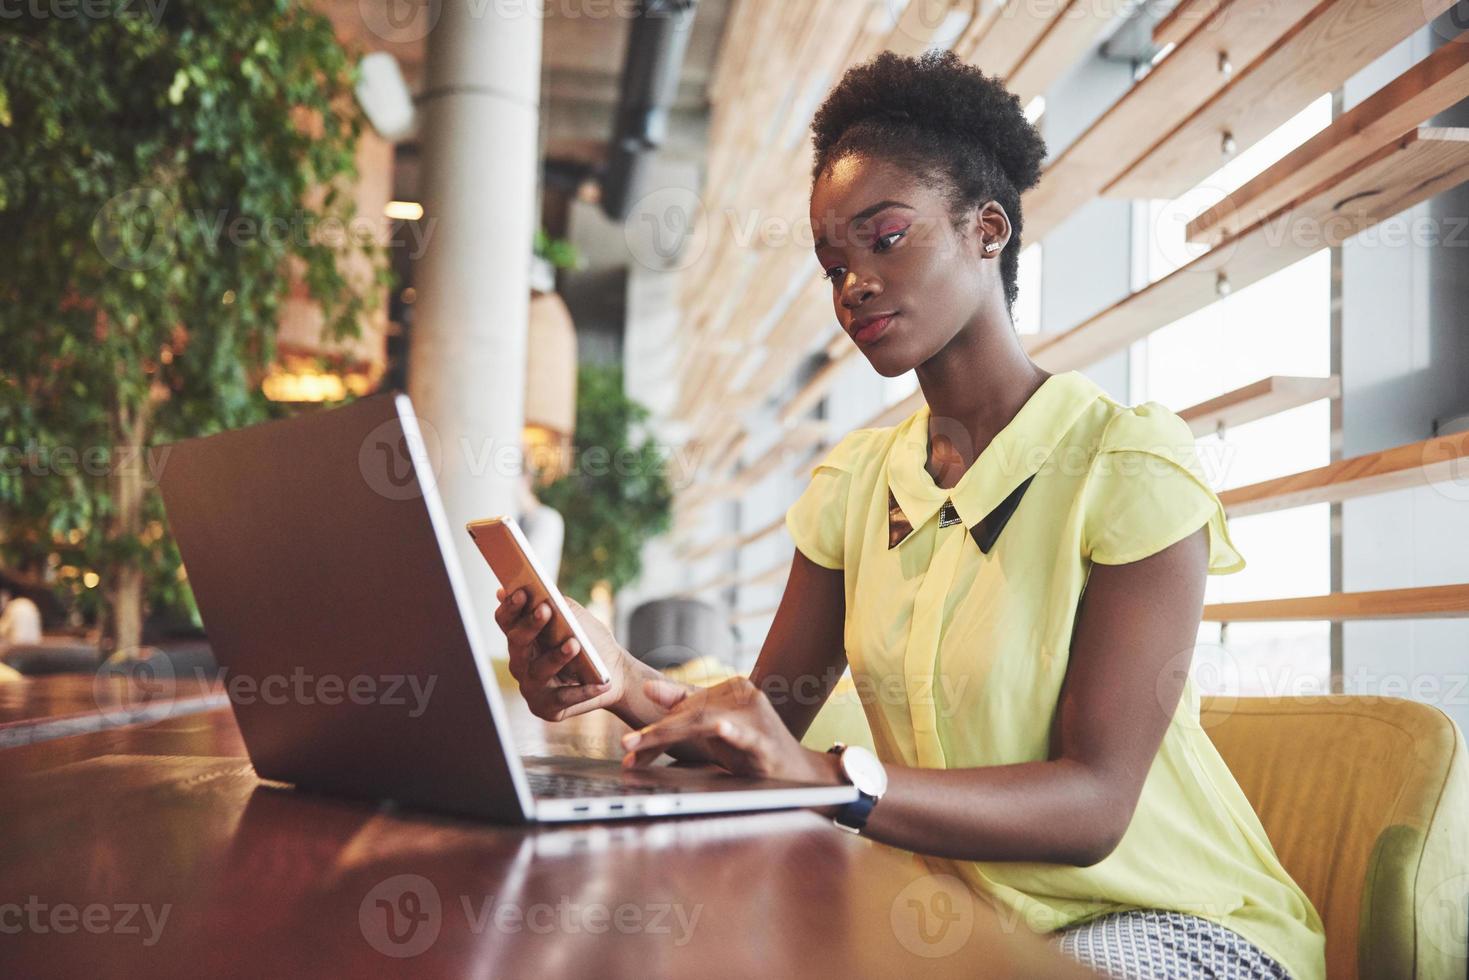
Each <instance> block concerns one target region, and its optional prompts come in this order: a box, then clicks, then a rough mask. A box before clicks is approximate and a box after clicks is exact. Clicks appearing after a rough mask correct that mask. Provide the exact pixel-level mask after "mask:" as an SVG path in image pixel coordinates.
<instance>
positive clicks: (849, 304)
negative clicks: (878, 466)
mask: <svg viewBox="0 0 1469 980" xmlns="http://www.w3.org/2000/svg"><path fill="white" fill-rule="evenodd" d="M811 229H812V234H813V237H814V239H815V247H816V260H817V261H818V262H819V263H821V269H822V272H823V273H825V275H826V277H827V278H828V279H830V280H831V297H832V305H833V306H834V307H835V309H836V315H837V321H838V322H839V323H840V324H841V325H842V329H843V330H845V331H846V332H847V335H848V336H850V337H852V339H853V341H854V342H855V343H856V344H857V347H858V349H860V350H861V351H862V353H863V354H864V355H866V357H867V360H868V361H869V362H870V363H871V364H872V366H873V368H874V369H876V371H877V373H878V374H881V375H883V376H884V377H889V378H891V377H896V376H897V375H900V374H903V373H904V372H906V371H909V370H911V369H913V368H915V367H917V366H918V365H920V364H922V363H924V362H925V361H927V360H928V359H929V358H931V357H933V356H934V355H935V354H937V353H938V352H939V351H941V350H943V349H944V347H945V346H946V345H947V344H948V343H949V341H950V340H952V339H953V338H954V336H955V335H956V334H958V333H959V332H960V331H961V330H963V329H964V328H965V327H966V326H968V325H969V324H970V323H971V321H973V320H974V318H975V316H976V314H977V313H978V312H979V311H980V310H981V309H982V308H983V307H984V306H985V304H986V301H987V298H989V297H990V296H991V294H992V293H993V292H994V291H995V290H996V289H1000V288H1001V287H1000V272H999V269H1000V263H999V261H998V259H999V256H1000V253H1001V250H1000V249H997V250H995V251H993V252H991V253H986V252H984V250H983V247H984V241H998V242H1000V243H1001V244H1002V245H1003V243H1004V242H1005V240H1006V239H1007V238H1008V236H1009V223H1008V221H1007V220H1006V219H1005V216H1004V210H1003V209H1002V208H1000V206H999V205H998V204H996V203H994V202H991V203H989V204H988V205H986V207H985V208H983V209H977V211H976V212H975V213H973V214H971V215H969V216H968V217H967V218H966V219H965V221H963V222H962V223H961V227H960V228H958V229H956V228H955V227H954V220H953V218H952V216H951V213H950V207H949V203H948V201H947V200H946V199H945V197H944V195H943V193H942V192H941V191H940V190H939V189H936V188H934V187H931V186H928V185H927V184H925V183H923V182H922V181H920V180H918V179H915V178H914V177H913V176H912V175H910V174H909V173H908V172H907V171H905V170H904V169H902V168H901V167H898V166H896V165H893V164H890V163H887V162H885V161H882V160H880V159H875V158H872V157H868V156H864V155H857V154H852V155H848V156H845V157H843V158H841V159H840V160H838V161H837V162H836V163H835V164H833V165H832V166H831V167H829V168H828V169H827V170H826V172H825V173H823V174H822V175H821V176H820V177H819V178H818V179H817V181H816V184H815V186H814V187H813V188H812V190H811ZM981 239H983V240H981ZM986 258H994V259H995V260H996V261H993V262H988V261H985V259H986ZM1001 295H1003V292H1002V293H1001Z"/></svg>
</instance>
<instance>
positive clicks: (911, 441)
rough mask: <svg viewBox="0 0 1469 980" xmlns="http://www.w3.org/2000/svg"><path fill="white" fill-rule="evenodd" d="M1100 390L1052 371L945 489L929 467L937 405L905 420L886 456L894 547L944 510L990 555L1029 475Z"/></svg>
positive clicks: (1074, 375) (946, 519) (1075, 374)
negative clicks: (930, 429) (931, 424)
mask: <svg viewBox="0 0 1469 980" xmlns="http://www.w3.org/2000/svg"><path fill="white" fill-rule="evenodd" d="M1102 394H1103V392H1102V389H1101V388H1100V387H1098V386H1097V384H1096V383H1095V382H1093V381H1092V380H1091V379H1090V378H1088V377H1087V376H1086V375H1084V374H1082V373H1081V372H1079V371H1065V372H1062V373H1059V374H1053V375H1051V376H1050V377H1048V378H1047V379H1046V380H1045V381H1043V382H1042V383H1041V386H1040V387H1039V388H1037V389H1036V390H1035V392H1034V393H1033V394H1032V395H1031V396H1030V398H1029V399H1028V400H1027V401H1026V402H1025V404H1024V405H1022V406H1021V407H1020V411H1019V412H1017V413H1016V415H1015V417H1014V418H1013V419H1011V420H1010V421H1009V423H1007V424H1006V425H1005V427H1004V428H1003V429H1001V430H1000V431H999V432H998V433H997V434H996V435H995V437H994V439H993V440H992V441H991V442H990V444H989V445H988V446H986V447H985V449H984V452H982V453H980V454H979V458H977V459H976V460H975V461H974V462H973V463H972V464H971V465H970V467H969V469H968V470H966V471H965V473H964V475H963V476H962V477H960V478H959V482H958V483H956V484H955V485H954V486H953V487H950V488H949V489H947V490H945V489H943V488H942V487H940V486H938V484H936V483H935V482H934V479H933V477H932V476H931V475H930V474H929V472H928V469H927V465H926V464H927V461H928V426H929V419H930V416H931V411H930V409H929V407H928V405H927V404H924V405H923V406H921V407H920V408H919V409H918V411H916V412H914V413H913V414H912V415H910V416H909V417H908V418H907V420H906V421H904V422H902V423H901V424H900V425H899V431H898V433H897V438H896V440H895V441H894V443H893V446H892V449H891V451H890V454H889V456H888V547H889V548H895V547H897V546H898V544H900V543H901V542H903V541H904V540H906V539H907V537H908V536H909V535H910V534H911V533H912V532H913V530H914V529H915V528H920V527H922V526H923V525H924V524H926V523H927V522H928V520H929V519H930V518H932V517H933V515H934V514H935V513H938V512H939V510H940V509H941V508H943V510H944V514H943V515H942V516H941V518H940V519H941V521H942V522H943V523H945V524H947V523H952V522H953V521H954V519H955V518H957V520H958V521H962V522H963V524H964V526H965V528H966V529H968V531H969V533H970V534H971V535H972V536H973V537H974V539H975V541H976V542H977V543H978V544H979V546H980V548H981V550H983V551H985V552H986V553H988V551H989V550H990V548H991V547H992V546H993V545H994V541H995V539H996V538H997V537H998V536H999V532H1000V529H1001V528H1003V527H1004V524H1005V522H1006V521H1007V520H1008V519H1009V516H1010V514H1011V513H1013V511H1014V509H1015V507H1016V506H1018V505H1019V503H1020V498H1021V496H1022V495H1023V494H1024V493H1025V490H1026V488H1027V487H1029V486H1030V481H1031V479H1032V478H1033V477H1034V476H1035V474H1036V473H1037V472H1038V471H1039V470H1040V469H1041V467H1042V466H1043V465H1044V464H1045V462H1046V460H1047V459H1048V458H1049V457H1050V455H1051V453H1052V452H1053V451H1054V450H1055V448H1056V446H1057V444H1059V443H1060V441H1061V440H1062V439H1063V438H1064V437H1065V435H1066V433H1067V432H1069V431H1070V429H1071V427H1072V426H1073V425H1074V424H1075V423H1076V420H1077V419H1078V418H1080V417H1081V414H1082V412H1083V411H1085V410H1086V408H1087V406H1088V405H1090V404H1091V403H1092V402H1093V401H1094V400H1095V399H1096V398H1097V397H1098V396H1099V395H1102ZM945 503H951V507H945V506H944V505H945Z"/></svg>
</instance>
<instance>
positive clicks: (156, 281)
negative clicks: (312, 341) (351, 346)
mask: <svg viewBox="0 0 1469 980" xmlns="http://www.w3.org/2000/svg"><path fill="white" fill-rule="evenodd" d="M18 9H19V8H18ZM55 9H56V8H52V10H50V11H48V10H47V8H46V7H45V5H41V6H39V7H38V6H34V5H33V6H31V7H27V8H25V10H26V12H25V13H18V14H17V17H16V18H14V19H10V20H7V23H6V27H5V31H4V34H3V35H0V240H3V241H5V242H7V243H9V247H8V248H7V259H8V261H7V262H6V263H5V265H4V267H3V270H0V454H3V455H0V563H4V564H7V565H10V566H11V567H13V568H17V569H18V570H19V571H21V573H22V574H24V575H26V576H28V577H31V578H33V579H40V578H44V579H45V580H47V581H50V582H51V583H52V584H53V585H54V587H55V588H56V589H57V591H58V594H59V595H60V596H61V598H62V599H63V601H64V602H66V603H67V604H68V605H69V606H70V607H71V608H73V609H75V610H77V611H79V612H80V613H81V614H82V615H83V616H84V617H86V618H88V619H91V620H94V621H96V622H97V623H98V624H99V625H101V626H103V627H104V634H105V636H107V637H108V638H109V639H110V640H111V641H112V644H113V645H114V646H115V648H116V649H118V650H120V651H126V650H129V649H130V648H132V647H135V646H136V645H137V643H138V642H139V640H140V638H141V631H142V622H143V616H144V613H145V602H146V601H147V600H150V599H151V601H152V602H153V604H154V605H155V606H163V607H166V608H168V609H171V610H175V611H183V612H185V613H187V614H189V615H190V616H192V617H193V618H195V620H196V621H197V612H195V611H194V610H193V603H192V596H191V593H190V591H189V589H188V587H187V583H186V581H185V579H184V577H183V574H182V568H181V566H180V564H179V557H178V552H177V550H176V548H175V547H174V545H173V543H172V541H171V540H170V538H169V535H168V534H167V532H166V529H165V525H164V522H163V514H162V506H161V503H160V500H159V497H158V494H157V492H156V489H155V485H154V483H155V478H156V476H157V471H158V468H159V467H161V466H166V465H167V454H166V451H161V450H157V449H150V447H152V446H154V445H155V444H156V443H162V442H167V441H171V440H174V439H177V438H182V437H186V436H195V435H200V434H204V433H208V432H211V431H216V430H220V429H225V428H233V427H236V426H239V425H242V424H246V423H249V422H252V421H256V420H258V419H261V418H263V417H266V416H268V415H270V414H273V413H278V412H279V411H280V409H279V407H278V406H272V404H271V403H269V402H267V401H266V400H265V399H264V397H263V396H262V395H261V393H260V380H261V377H262V376H263V374H264V371H265V369H266V367H267V366H268V365H269V364H270V363H271V362H272V361H273V360H274V358H275V336H276V331H277V325H278V321H279V317H280V312H281V304H282V300H283V299H284V298H285V296H286V294H287V292H288V290H289V289H291V287H292V284H293V282H299V283H302V284H304V286H305V288H306V290H307V291H308V292H309V294H310V295H311V297H312V298H313V299H314V300H315V301H316V302H317V303H318V304H319V306H320V307H321V310H322V313H323V315H324V322H325V331H324V332H325V333H326V335H327V336H329V337H337V338H340V337H345V336H352V335H355V333H356V332H357V330H358V321H359V318H360V317H362V316H363V315H364V313H365V311H367V310H368V309H370V308H371V305H372V304H377V303H380V295H381V294H380V290H381V288H382V287H383V285H385V283H386V272H385V271H384V263H383V262H382V250H381V248H380V247H379V246H378V245H376V244H375V243H374V241H373V240H372V238H371V235H370V233H369V232H368V229H369V228H370V227H371V226H370V225H367V224H365V223H364V222H362V221H360V220H358V219H357V217H356V215H355V213H354V212H355V208H354V205H353V203H352V198H351V194H350V193H347V192H346V187H347V186H348V185H349V182H350V181H351V180H352V179H353V178H354V176H355V164H354V153H355V148H356V145H357V141H358V137H359V135H360V132H361V125H362V124H361V119H360V114H359V110H358V109H357V107H356V105H355V103H354V102H353V100H352V85H353V83H354V74H355V70H354V68H353V63H352V60H351V59H350V57H349V56H348V54H347V52H345V51H344V50H343V49H342V47H341V45H340V44H339V43H338V41H337V39H336V36H335V34H334V32H333V30H332V27H331V24H330V23H329V22H328V21H327V20H326V18H325V17H323V16H321V15H319V14H317V13H314V12H311V11H310V10H308V9H306V8H305V7H303V6H302V5H301V4H299V3H296V2H290V0H231V2H229V3H191V4H168V5H166V6H165V5H151V4H150V5H142V4H137V3H133V2H127V0H116V2H107V0H99V2H98V3H94V4H89V5H86V9H85V10H82V11H75V10H74V11H72V14H73V15H72V16H59V15H57V14H56V13H55V12H54V10H55ZM78 14H79V15H78ZM364 259H365V261H364ZM349 270H351V271H349ZM358 273H361V274H358ZM48 567H49V568H50V569H52V570H53V571H50V572H48V571H47V569H48Z"/></svg>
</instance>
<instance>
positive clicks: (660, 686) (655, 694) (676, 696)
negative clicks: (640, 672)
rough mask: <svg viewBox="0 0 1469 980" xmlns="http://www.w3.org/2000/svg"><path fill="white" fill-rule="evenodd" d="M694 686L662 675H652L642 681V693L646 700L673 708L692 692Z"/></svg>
mask: <svg viewBox="0 0 1469 980" xmlns="http://www.w3.org/2000/svg"><path fill="white" fill-rule="evenodd" d="M694 690H695V688H690V687H685V686H684V685H682V684H680V683H678V682H677V681H671V680H668V679H667V678H663V677H652V678H649V679H648V680H646V681H644V682H643V693H644V694H645V695H647V697H648V700H649V701H652V702H653V703H654V704H656V705H659V706H660V707H664V708H674V707H677V706H678V705H679V704H681V703H683V701H684V700H685V699H686V698H687V697H688V696H689V695H690V694H692V693H694Z"/></svg>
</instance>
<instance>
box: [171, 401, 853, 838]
mask: <svg viewBox="0 0 1469 980" xmlns="http://www.w3.org/2000/svg"><path fill="white" fill-rule="evenodd" d="M166 450H167V451H166V455H163V456H161V457H160V462H161V472H160V475H159V486H160V489H161V490H162V493H163V500H164V505H165V508H166V510H167V515H168V523H169V526H170V528H171V530H172V532H173V535H174V539H175V541H176V542H177V543H178V547H179V551H180V553H181V555H182V557H183V560H184V566H185V568H186V570H187V574H188V579H189V583H190V585H191V586H192V587H193V591H194V598H195V601H196V602H197V604H198V607H199V612H200V615H201V616H202V617H203V621H204V625H205V628H206V630H207V631H208V635H209V641H210V645H211V647H212V648H213V651H214V655H215V659H216V660H217V661H218V663H219V665H220V667H221V669H222V674H223V678H224V684H225V690H226V692H227V693H228V695H229V699H230V703H231V706H232V708H233V710H234V714H235V720H236V722H237V724H238V725H239V729H240V733H241V735H242V736H243V738H244V742H245V746H246V749H247V750H248V752H249V756H250V761H251V763H252V764H253V765H254V767H255V771H256V772H257V773H258V774H259V775H260V777H261V778H263V779H269V780H277V781H280V782H285V783H291V784H294V785H295V786H297V787H298V788H300V789H305V790H311V791H316V792H323V793H330V794H336V795H343V796H350V797H355V798H359V799H368V800H391V801H395V802H397V803H400V804H402V805H405V806H409V807H415V808H422V809H429V810H436V811H441V812H445V813H453V814H459V815H465V816H470V817H475V818H480V819H486V820H490V821H494V822H497V823H512V824H513V823H531V822H545V821H577V820H593V819H596V820H604V819H612V818H621V817H647V816H663V815H669V814H693V813H723V812H734V811H746V810H767V809H782V808H791V807H806V806H828V805H837V804H842V803H847V802H850V801H852V800H854V799H855V798H856V795H857V791H856V789H855V788H854V787H852V786H814V785H809V784H804V783H791V782H784V781H778V780H765V779H749V778H743V777H736V776H732V775H729V774H727V773H723V772H722V771H719V770H716V769H713V768H712V767H686V766H681V765H667V764H664V765H655V766H651V767H648V768H645V769H639V770H634V771H627V770H624V769H623V768H622V766H621V764H620V762H619V761H617V760H603V759H590V758H557V757H545V756H541V757H528V758H525V759H522V758H521V757H520V755H519V754H518V753H517V752H516V750H515V745H514V741H513V738H512V732H511V730H510V727H509V723H508V720H507V715H506V708H505V705H504V704H503V702H502V701H501V699H500V690H499V686H498V684H497V682H496V677H495V670H494V665H493V664H492V663H491V661H490V658H489V655H488V652H487V649H486V647H485V645H484V638H483V637H481V636H480V635H479V634H478V620H477V619H476V618H475V616H474V615H473V614H472V612H471V596H470V593H469V591H468V589H467V588H466V585H465V581H464V578H463V574H462V572H461V569H460V565H459V558H458V552H457V551H456V549H455V547H454V539H453V537H452V535H453V533H454V529H456V528H459V529H461V530H460V533H463V531H462V528H463V525H464V523H465V518H466V517H472V516H475V515H462V514H461V515H456V519H455V520H450V519H449V517H448V515H447V514H446V513H445V511H444V507H443V503H442V502H441V500H440V498H439V495H438V492H437V489H436V486H435V482H434V471H433V469H432V466H431V463H430V460H429V454H428V453H427V452H426V450H425V445H424V442H423V434H422V432H421V430H420V427H419V424H418V420H417V418H416V416H415V415H414V413H413V406H412V404H411V402H410V401H409V399H408V396H407V395H404V394H401V393H396V392H390V393H387V394H382V395H376V396H373V397H369V398H364V399H361V400H359V401H356V402H353V403H351V404H349V405H346V406H344V407H341V408H336V409H331V410H325V411H317V412H308V413H303V414H301V415H299V416H296V417H294V418H289V419H282V420H279V421H273V422H266V423H263V424H260V425H255V426H250V427H248V428H244V429H237V430H234V431H230V432H224V433H220V434H218V435H212V436H207V437H204V438H199V439H189V440H184V441H181V442H177V443H173V444H171V445H170V446H168V447H166ZM476 601H480V602H483V601H487V600H486V597H477V598H476ZM488 601H491V602H493V601H494V599H493V597H488Z"/></svg>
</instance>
